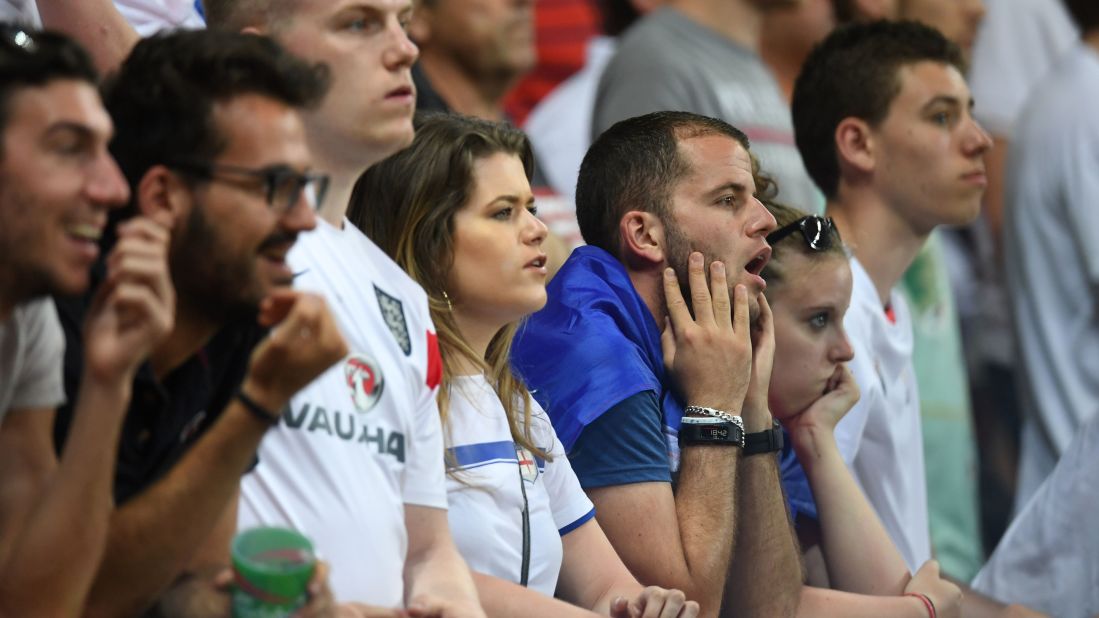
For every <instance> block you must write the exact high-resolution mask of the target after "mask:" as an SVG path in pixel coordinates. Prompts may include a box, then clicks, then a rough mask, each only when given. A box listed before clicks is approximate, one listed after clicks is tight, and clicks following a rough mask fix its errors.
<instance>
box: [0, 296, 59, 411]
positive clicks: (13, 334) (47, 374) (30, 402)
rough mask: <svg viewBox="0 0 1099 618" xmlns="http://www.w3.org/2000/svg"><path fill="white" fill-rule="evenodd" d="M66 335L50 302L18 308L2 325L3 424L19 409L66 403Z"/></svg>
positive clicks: (0, 391) (0, 387)
mask: <svg viewBox="0 0 1099 618" xmlns="http://www.w3.org/2000/svg"><path fill="white" fill-rule="evenodd" d="M64 357H65V333H64V331H63V330H62V329H61V322H60V320H58V318H57V309H56V308H55V307H54V306H53V301H52V300H51V299H49V298H40V299H37V300H32V301H30V302H27V303H23V304H21V305H17V306H16V307H15V308H14V309H13V310H12V312H11V315H10V316H8V319H7V320H4V321H2V322H0V422H3V420H4V417H5V416H7V414H8V412H9V411H11V410H13V409H15V410H19V409H32V408H51V409H52V408H56V407H57V406H60V405H61V404H62V403H64V402H65V386H64V382H63V380H62V375H63V371H64V360H65V358H64Z"/></svg>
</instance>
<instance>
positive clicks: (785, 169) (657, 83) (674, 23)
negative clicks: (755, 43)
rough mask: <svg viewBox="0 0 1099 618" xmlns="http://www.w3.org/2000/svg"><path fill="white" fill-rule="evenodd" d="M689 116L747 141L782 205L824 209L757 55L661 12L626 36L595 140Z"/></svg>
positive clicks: (601, 102)
mask: <svg viewBox="0 0 1099 618" xmlns="http://www.w3.org/2000/svg"><path fill="white" fill-rule="evenodd" d="M662 110H675V111H688V112H694V113H696V114H702V115H705V116H711V117H713V118H720V119H722V120H724V121H726V122H728V123H729V124H731V125H733V126H735V127H736V128H738V129H740V130H741V131H744V133H745V134H747V135H748V138H749V140H750V141H751V145H752V153H753V154H755V156H756V157H758V158H759V161H760V164H761V166H762V168H763V171H765V172H767V173H768V174H770V175H771V176H772V177H774V178H776V179H777V180H778V183H779V199H780V200H782V201H783V202H784V203H787V204H789V205H790V206H795V207H797V208H801V209H802V210H808V211H812V212H820V211H823V209H824V198H823V197H822V196H821V194H820V192H819V191H818V190H817V188H816V186H815V185H814V184H813V181H812V179H810V178H809V174H808V173H807V172H806V171H805V166H804V165H803V164H802V162H801V155H800V154H799V153H798V150H797V147H796V145H795V144H794V128H793V120H792V119H791V117H790V106H789V105H787V103H786V101H785V99H783V97H782V92H781V90H780V89H779V86H778V83H777V82H775V79H774V77H772V75H771V73H770V72H769V71H768V69H767V67H766V66H765V65H764V64H763V61H762V60H761V59H760V57H759V56H758V55H757V54H755V53H753V52H752V51H750V50H748V49H746V48H744V47H741V46H739V45H737V44H736V43H733V42H732V41H730V40H728V39H727V38H725V37H724V36H722V35H720V34H719V33H717V32H715V31H713V30H710V29H709V28H706V27H704V26H702V25H700V24H698V23H696V22H694V21H693V20H691V19H689V18H687V17H686V16H684V15H683V14H682V13H680V12H678V11H676V10H675V9H671V8H663V9H660V10H658V11H655V12H653V13H651V14H649V15H648V16H646V17H644V18H643V19H642V20H641V21H639V22H638V23H637V24H635V25H634V26H633V27H632V28H630V29H629V31H627V32H626V34H625V35H623V36H622V39H621V43H620V45H619V47H618V51H617V52H616V53H615V55H614V57H613V58H612V59H611V61H610V63H609V64H608V65H607V69H606V70H605V71H604V72H603V76H602V78H601V80H600V83H599V89H598V91H597V93H596V98H595V113H594V116H593V119H592V131H593V136H597V135H599V134H600V133H602V132H603V131H605V130H606V129H608V128H610V126H611V125H613V124H614V123H616V122H618V121H619V120H624V119H626V118H632V117H634V116H640V115H642V114H647V113H649V112H655V111H662Z"/></svg>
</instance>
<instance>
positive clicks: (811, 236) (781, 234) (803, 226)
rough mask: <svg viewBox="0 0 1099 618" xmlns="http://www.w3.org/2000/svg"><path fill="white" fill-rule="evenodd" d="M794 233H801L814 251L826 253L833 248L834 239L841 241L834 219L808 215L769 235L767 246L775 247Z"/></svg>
mask: <svg viewBox="0 0 1099 618" xmlns="http://www.w3.org/2000/svg"><path fill="white" fill-rule="evenodd" d="M794 232H801V235H802V237H803V238H804V239H805V244H806V245H808V246H809V248H810V249H812V250H813V251H824V250H826V249H830V248H831V247H832V237H833V236H835V238H836V240H839V237H840V233H839V230H837V229H836V223H835V221H832V217H828V218H827V219H825V218H824V217H820V216H817V215H808V216H805V217H802V218H800V219H798V220H797V221H794V222H793V223H790V224H787V225H784V226H782V227H780V228H779V229H777V230H775V231H773V232H771V233H770V234H768V235H767V244H769V245H771V246H774V245H775V244H776V243H778V242H779V241H781V240H782V239H783V238H786V237H787V236H789V235H790V234H793V233H794Z"/></svg>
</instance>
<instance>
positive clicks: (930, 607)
mask: <svg viewBox="0 0 1099 618" xmlns="http://www.w3.org/2000/svg"><path fill="white" fill-rule="evenodd" d="M904 596H906V597H916V598H917V599H919V600H920V601H922V602H923V606H924V607H925V608H927V615H928V616H929V617H930V618H939V615H938V613H936V612H935V604H934V603H932V602H931V598H930V597H928V596H927V595H926V594H923V593H920V592H906V593H904Z"/></svg>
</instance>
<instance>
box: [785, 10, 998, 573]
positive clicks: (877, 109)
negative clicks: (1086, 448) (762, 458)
mask: <svg viewBox="0 0 1099 618" xmlns="http://www.w3.org/2000/svg"><path fill="white" fill-rule="evenodd" d="M962 67H963V60H962V55H961V52H960V50H959V49H958V48H957V46H955V45H954V44H953V43H950V42H949V41H947V40H946V39H945V38H944V37H943V36H942V35H941V34H939V33H938V32H937V31H935V30H932V29H930V28H928V27H926V26H922V25H918V24H915V23H912V22H900V23H889V22H877V23H874V24H869V25H858V26H852V27H847V28H842V29H840V30H838V31H836V32H834V33H833V34H832V35H831V36H829V37H828V38H827V39H825V41H824V42H823V43H822V44H821V45H820V46H819V47H818V48H817V49H816V50H814V52H813V53H812V54H811V55H810V57H809V60H808V61H807V62H806V64H805V67H804V68H803V70H802V73H801V75H800V76H799V77H798V80H797V83H796V85H795V88H794V97H793V110H794V127H795V129H796V136H797V144H798V148H799V149H800V150H801V154H802V157H803V158H804V160H805V162H806V168H807V169H808V170H809V173H810V174H811V175H812V176H813V179H814V180H815V181H816V183H817V185H818V186H819V187H820V189H821V190H822V191H823V192H824V194H825V196H827V198H828V208H827V212H828V214H829V215H830V216H832V217H833V218H834V219H835V222H836V225H837V226H838V227H839V229H840V232H841V233H842V235H843V238H844V239H845V240H846V241H847V243H848V244H849V245H850V246H851V248H852V250H853V252H854V256H853V257H852V259H851V267H852V271H853V273H854V277H855V282H854V293H853V295H852V300H851V308H850V310H849V311H848V313H847V317H846V319H845V326H846V328H847V332H848V334H849V336H850V339H851V343H852V345H853V346H854V348H855V359H854V361H853V362H852V363H851V368H852V371H853V372H854V375H855V379H856V381H857V382H858V385H859V388H860V390H861V391H862V398H861V399H860V400H859V403H858V404H857V405H856V406H855V408H854V409H853V410H852V411H851V412H850V413H849V414H848V415H847V416H846V417H845V418H844V419H843V421H842V422H841V423H840V425H839V427H838V428H837V432H836V438H837V440H838V441H839V443H840V447H841V450H842V451H843V452H844V455H845V457H846V458H847V460H848V462H849V463H853V466H854V469H855V472H856V475H857V476H858V478H859V481H860V482H861V484H862V487H863V489H864V490H865V491H866V494H867V497H868V498H869V499H870V501H871V503H872V504H873V505H874V507H875V509H876V510H877V512H878V515H879V517H881V519H882V523H884V524H885V527H886V529H887V530H888V532H889V533H890V536H891V537H892V538H893V541H894V542H895V543H896V544H897V547H898V549H899V550H900V552H901V554H902V556H903V557H904V559H905V561H906V562H907V564H908V567H909V569H911V570H912V571H915V570H916V569H917V568H918V567H919V566H920V565H921V564H923V563H924V562H925V561H927V560H929V559H930V558H931V546H930V538H929V530H928V515H927V488H926V483H925V479H924V457H923V440H922V434H921V431H920V407H919V394H918V392H917V389H916V383H915V374H914V372H913V369H912V325H911V323H910V320H909V312H908V308H907V306H906V305H905V303H904V300H903V298H901V297H900V296H899V294H898V293H896V292H895V291H894V290H893V288H894V286H895V285H897V283H898V281H899V280H900V278H901V276H902V275H903V273H904V271H905V270H906V269H907V268H908V266H909V264H911V263H912V260H913V259H915V257H916V255H917V253H918V252H919V251H920V248H921V247H922V246H923V244H924V242H925V241H926V240H927V238H928V236H929V234H930V233H931V231H932V230H933V229H935V227H936V226H939V225H949V224H954V225H958V224H963V223H967V222H969V221H971V220H972V219H973V218H974V217H976V216H977V213H978V211H979V209H980V203H981V196H982V195H983V193H984V188H985V182H986V181H985V174H984V161H983V157H984V154H985V152H986V151H987V150H988V148H989V146H990V145H991V142H990V139H989V136H988V134H986V133H985V132H984V130H983V129H982V128H981V127H980V125H978V124H977V122H976V121H975V120H974V119H973V117H972V115H971V113H970V110H971V108H972V104H973V101H972V98H971V97H970V94H969V89H968V87H967V86H966V83H965V78H964V77H963V73H962V70H963V69H962ZM959 473H961V471H959Z"/></svg>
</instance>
